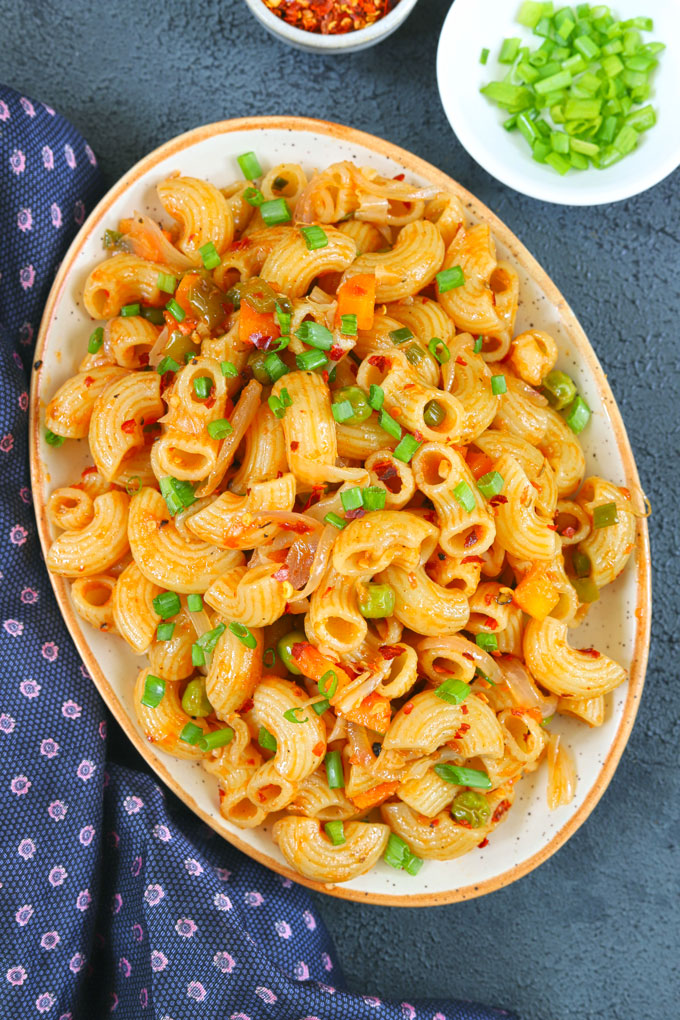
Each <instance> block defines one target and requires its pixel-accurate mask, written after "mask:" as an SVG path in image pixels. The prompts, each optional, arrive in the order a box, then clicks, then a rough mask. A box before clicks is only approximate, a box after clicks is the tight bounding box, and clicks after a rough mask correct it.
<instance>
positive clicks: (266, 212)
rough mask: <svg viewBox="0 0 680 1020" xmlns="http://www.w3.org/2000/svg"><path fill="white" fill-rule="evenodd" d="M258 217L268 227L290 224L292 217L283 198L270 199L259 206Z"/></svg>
mask: <svg viewBox="0 0 680 1020" xmlns="http://www.w3.org/2000/svg"><path fill="white" fill-rule="evenodd" d="M260 215H261V216H262V219H263V220H264V222H265V223H266V224H267V226H268V227H276V226H278V224H279V223H290V221H291V219H292V216H291V214H290V209H289V208H288V203H287V202H286V200H285V198H272V199H271V200H270V201H269V202H263V203H262V205H261V206H260Z"/></svg>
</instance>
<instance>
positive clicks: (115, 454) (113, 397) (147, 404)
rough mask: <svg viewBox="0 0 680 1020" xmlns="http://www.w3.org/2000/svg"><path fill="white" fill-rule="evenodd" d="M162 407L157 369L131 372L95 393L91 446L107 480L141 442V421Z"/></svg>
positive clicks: (156, 414) (154, 416)
mask: <svg viewBox="0 0 680 1020" xmlns="http://www.w3.org/2000/svg"><path fill="white" fill-rule="evenodd" d="M164 410H165V406H164V404H163V401H162V400H161V380H160V376H159V375H158V373H157V372H143V373H142V372H130V373H128V374H127V375H126V376H125V378H123V379H116V380H114V381H113V382H111V383H109V385H108V386H107V387H106V389H105V390H104V391H103V392H102V393H101V394H100V395H99V396H98V397H97V399H96V401H95V404H94V408H93V410H92V417H91V418H90V429H89V441H90V450H91V451H92V456H93V458H94V462H95V464H96V465H97V469H98V470H99V472H100V474H102V475H103V477H104V478H106V480H107V481H112V480H113V479H114V478H115V477H116V475H117V474H118V472H119V471H120V468H121V465H122V463H123V461H124V460H125V458H126V457H128V456H129V455H130V454H131V453H132V452H133V450H135V449H136V448H139V447H141V446H143V445H144V432H143V428H144V423H145V422H146V423H148V422H149V421H156V420H157V419H158V418H160V416H161V415H162V414H163V411H164Z"/></svg>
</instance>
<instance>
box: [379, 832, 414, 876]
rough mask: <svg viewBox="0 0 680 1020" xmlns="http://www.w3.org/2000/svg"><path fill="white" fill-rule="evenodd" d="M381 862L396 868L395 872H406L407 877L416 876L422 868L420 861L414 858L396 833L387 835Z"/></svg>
mask: <svg viewBox="0 0 680 1020" xmlns="http://www.w3.org/2000/svg"><path fill="white" fill-rule="evenodd" d="M383 860H384V862H385V864H389V865H390V867H392V868H396V869H397V871H402V870H403V871H406V872H408V874H409V875H417V874H418V872H419V871H420V869H421V868H422V866H423V861H422V859H421V858H420V857H416V855H415V854H414V853H413V851H412V850H411V848H410V846H409V845H408V843H406V842H405V841H404V840H403V839H402V838H401V836H397V834H396V832H391V833H390V835H389V839H388V840H387V846H386V847H385V853H384V854H383Z"/></svg>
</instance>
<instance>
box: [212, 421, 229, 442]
mask: <svg viewBox="0 0 680 1020" xmlns="http://www.w3.org/2000/svg"><path fill="white" fill-rule="evenodd" d="M233 431H234V428H233V426H232V424H231V422H230V421H227V419H226V418H216V419H215V421H210V422H208V435H209V436H210V438H211V439H226V438H227V436H228V435H230V434H231V433H232V432H233Z"/></svg>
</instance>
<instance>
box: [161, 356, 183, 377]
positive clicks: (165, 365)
mask: <svg viewBox="0 0 680 1020" xmlns="http://www.w3.org/2000/svg"><path fill="white" fill-rule="evenodd" d="M181 367H182V366H181V365H180V364H179V362H178V361H175V359H174V358H170V357H165V358H163V359H162V360H161V361H159V362H158V367H157V369H156V371H157V372H158V374H159V375H165V373H166V372H179V370H180V368H181Z"/></svg>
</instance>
